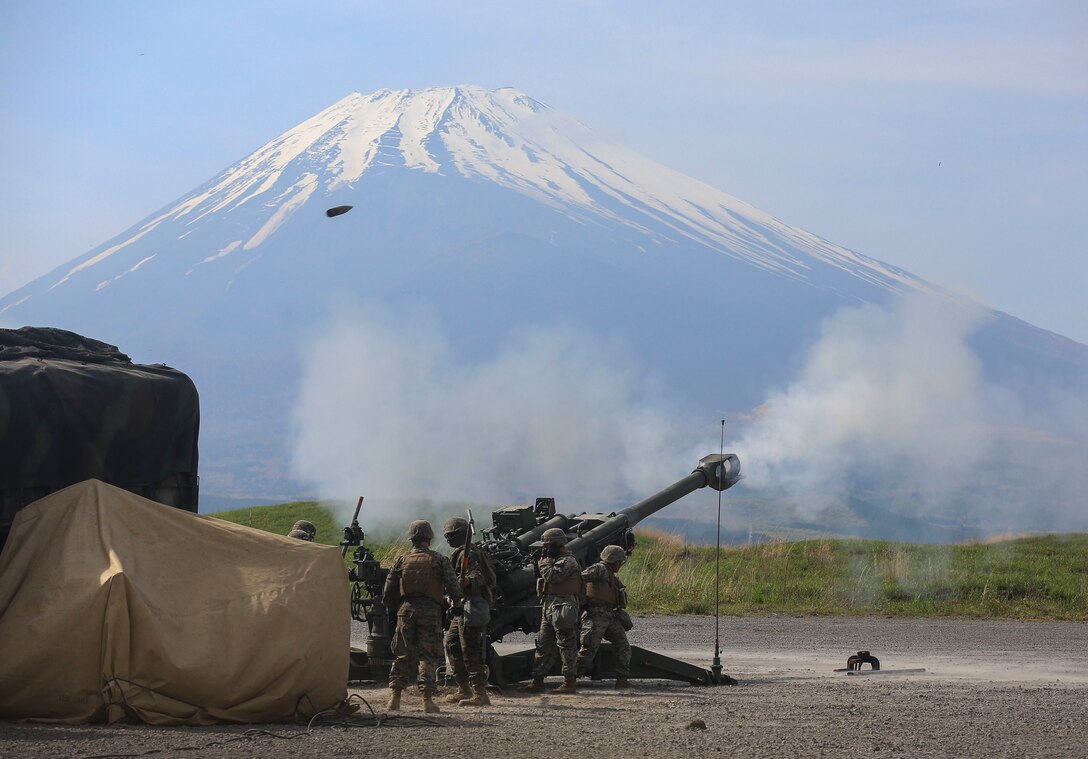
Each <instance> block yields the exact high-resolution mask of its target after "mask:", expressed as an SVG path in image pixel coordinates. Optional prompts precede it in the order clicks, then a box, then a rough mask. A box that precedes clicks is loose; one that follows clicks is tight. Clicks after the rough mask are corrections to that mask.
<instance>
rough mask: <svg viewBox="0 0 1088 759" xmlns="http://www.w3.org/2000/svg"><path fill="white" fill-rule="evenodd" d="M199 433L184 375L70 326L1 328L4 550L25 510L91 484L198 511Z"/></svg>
mask: <svg viewBox="0 0 1088 759" xmlns="http://www.w3.org/2000/svg"><path fill="white" fill-rule="evenodd" d="M199 429H200V403H199V398H198V396H197V392H196V386H195V385H194V384H193V382H192V380H190V379H189V378H188V377H187V376H186V375H185V374H183V373H182V372H179V371H177V370H176V369H171V368H170V367H168V366H165V365H154V366H148V365H143V364H134V363H132V361H131V360H130V359H129V357H128V356H126V355H125V354H124V353H121V351H119V350H118V349H117V348H116V347H115V346H112V345H109V344H107V343H103V342H100V341H98V340H93V339H90V338H87V337H82V336H80V335H77V334H75V333H74V332H68V331H66V330H62V329H54V328H49V327H23V328H21V329H0V546H2V545H3V543H4V542H5V541H6V539H7V534H8V530H9V529H10V528H11V523H12V520H13V519H14V518H15V514H16V512H18V511H19V510H20V509H21V508H23V507H24V506H26V505H27V504H29V503H32V502H33V501H36V500H38V499H39V498H42V497H44V496H46V495H48V494H50V493H52V492H55V491H57V490H60V489H61V488H65V487H68V486H69V485H73V484H75V483H77V482H82V481H83V480H87V479H91V478H96V479H99V480H102V481H103V482H107V483H110V484H111V485H115V486H117V487H120V488H124V489H125V490H129V491H131V492H133V493H136V494H138V495H141V496H143V497H145V498H149V499H151V500H154V501H158V502H159V503H164V504H166V505H168V506H176V507H178V508H182V509H185V510H187V511H192V512H194V513H195V512H196V511H197V501H198V480H197V436H198V433H199Z"/></svg>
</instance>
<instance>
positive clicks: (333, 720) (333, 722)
mask: <svg viewBox="0 0 1088 759" xmlns="http://www.w3.org/2000/svg"><path fill="white" fill-rule="evenodd" d="M303 699H305V700H307V701H309V697H308V696H305V695H304V696H302V697H300V698H299V700H298V702H297V703H296V704H295V716H296V718H297V717H299V716H301V715H300V713H299V706H300V705H301V704H302V701H303ZM356 699H357V700H359V701H361V702H362V704H363V705H364V706H366V708H367V711H368V712H370V713H369V714H367V715H361V716H360V715H358V714H356V713H355V712H356V711H357V710H359V709H361V707H360V706H358V705H356V704H354V701H355V700H356ZM311 706H312V702H311ZM423 726H429V727H445V725H444V724H443V723H441V722H437V721H436V720H433V719H428V718H427V717H414V716H410V715H405V714H385V713H381V714H379V713H378V712H376V711H374V707H373V706H371V705H370V702H369V701H367V700H366V699H365V698H363V697H362V696H360V695H359V694H358V693H353V694H351V696H350V697H349V698H348V699H346V700H345V701H342V702H340V703H339V704H337V705H336V706H334V707H332V708H331V709H323V710H321V711H319V712H317V713H316V714H314V716H313V717H311V718H310V721H309V722H308V723H307V724H306V730H305V732H301V733H299V732H295V733H277V732H275V731H273V730H263V729H260V728H250V729H249V730H246V731H245V732H244V733H242V734H241V735H239V736H237V737H235V738H225V739H222V740H214V741H209V742H207V743H205V744H203V745H199V746H171V747H169V748H153V749H148V750H147V751H140V752H137V753H134V754H93V755H89V756H84V757H81V759H134V757H142V756H152V755H154V754H163V753H180V752H182V751H202V750H204V749H208V748H212V747H215V746H224V745H226V744H228V743H236V742H238V741H249V740H254V739H256V738H263V737H269V738H279V739H281V740H294V739H296V738H307V737H309V736H310V735H312V734H313V732H314V728H315V727H423Z"/></svg>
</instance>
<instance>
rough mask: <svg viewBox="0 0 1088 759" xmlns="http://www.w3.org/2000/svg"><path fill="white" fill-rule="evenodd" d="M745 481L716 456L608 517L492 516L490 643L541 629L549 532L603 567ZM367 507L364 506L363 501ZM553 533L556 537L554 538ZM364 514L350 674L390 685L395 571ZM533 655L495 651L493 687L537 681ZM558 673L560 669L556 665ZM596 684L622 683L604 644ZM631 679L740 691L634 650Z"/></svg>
mask: <svg viewBox="0 0 1088 759" xmlns="http://www.w3.org/2000/svg"><path fill="white" fill-rule="evenodd" d="M739 480H740V459H739V458H738V457H737V456H736V455H735V454H732V453H728V454H720V453H719V454H712V455H710V456H704V457H703V458H702V459H700V460H699V465H698V466H697V467H696V468H695V470H694V471H692V473H691V474H689V475H688V476H686V477H684V478H683V479H681V480H678V481H677V482H675V483H673V484H672V485H670V486H668V487H667V488H665V489H664V490H662V491H660V492H658V493H655V494H654V495H652V496H650V497H649V498H646V499H643V500H641V501H639V502H638V503H636V504H634V505H632V506H629V507H627V508H626V509H623V510H621V511H617V512H612V513H609V514H600V513H596V514H593V513H584V514H580V515H577V516H575V515H573V514H570V515H563V514H556V510H555V499H553V498H537V499H536V502H535V503H534V504H528V505H517V506H507V507H505V508H501V509H498V510H496V511H495V512H493V513H492V527H491V529H489V530H485V531H484V538H485V539H484V540H483V541H481V542H480V543H478V544H476V545H477V546H478V547H479V548H480V549H482V550H484V551H486V552H487V553H488V555H489V556H490V558H491V563H492V565H493V567H494V569H495V573H496V575H497V578H498V585H497V588H496V594H495V601H494V603H493V604H492V612H491V622H490V624H489V626H488V638H489V640H490V642H491V643H496V642H499V641H501V640H502V639H503V638H504V637H505V636H507V635H510V634H511V633H514V632H519V631H520V632H525V633H529V634H532V633H535V632H536V631H537V630H538V629H539V628H540V614H541V607H540V599H539V597H538V596H537V593H536V575H535V570H534V564H535V562H536V560H537V559H538V558H539V557H540V554H541V552H542V551H543V549H544V543H543V542H542V540H541V538H542V537H543V535H544V533H545V532H546V531H548V530H561V531H562V532H563V533H564V534H565V535H566V536H567V538H568V542H567V550H568V551H569V552H570V553H572V554H573V555H574V556H575V557H576V558H577V559H578V561H579V562H580V563H581V564H582V566H584V567H585V566H589V565H590V564H593V563H595V562H597V561H598V560H599V559H600V557H601V552H602V551H603V550H604V549H605V548H606V547H607V546H619V547H620V548H622V549H623V550H624V551H625V552H626V553H630V552H631V551H633V550H634V548H635V536H634V533H633V532H632V529H631V528H632V527H634V526H635V525H636V524H638V523H639V522H641V521H642V520H643V519H645V518H646V517H648V516H650V515H652V514H654V513H656V512H658V511H660V510H661V509H663V508H665V507H666V506H668V505H669V504H671V503H674V502H676V501H678V500H680V499H681V498H683V497H684V496H686V495H688V494H690V493H692V492H694V491H696V490H699V489H700V488H704V487H707V486H709V487H712V488H714V489H715V490H719V491H721V490H726V489H727V488H730V487H732V486H733V485H734V484H736V483H737V481H739ZM360 505H361V499H360ZM553 534H554V533H553ZM362 542H363V532H362V530H361V529H359V524H358V508H357V509H356V514H355V519H354V520H353V521H352V524H351V526H350V527H347V528H345V530H344V542H342V543H341V546H343V550H344V552H345V553H346V552H347V550H348V549H349V548H354V549H355V553H354V562H355V567H354V568H353V569H352V570H351V579H352V581H353V590H352V616H353V617H354V618H355V619H356V620H359V621H366V622H367V625H368V628H369V630H370V635H369V636H368V638H367V644H366V651H357V650H353V651H352V652H351V663H350V668H349V679H350V680H378V681H380V680H384V679H385V678H386V677H387V676H388V674H389V667H390V665H391V658H392V657H391V654H390V653H389V641H390V637H391V633H392V629H393V626H394V624H393V621H391V620H390V618H389V615H388V613H387V612H386V608H385V606H384V605H383V603H382V600H383V599H382V596H381V594H382V590H383V583H384V580H385V576H386V575H387V574H388V572H389V570H388V569H384V568H382V567H381V566H380V565H379V563H378V562H377V561H376V560H375V558H374V554H373V552H371V551H370V549H368V548H366V547H365V546H363V545H362ZM533 651H534V649H528V650H526V651H519V652H517V653H513V654H508V655H506V656H499V655H498V653H497V652H496V651H495V648H494V646H493V645H489V647H488V666H489V669H490V673H491V683H492V684H494V685H496V686H498V687H500V688H501V687H503V686H504V685H506V684H507V683H513V682H517V681H520V680H525V679H528V678H529V677H530V671H531V667H532V657H533ZM557 666H558V663H557ZM591 676H592V677H594V678H595V679H598V678H600V679H603V678H614V677H616V673H615V668H614V665H613V660H612V652H611V646H609V645H607V644H603V645H602V646H601V649H600V651H599V652H598V655H597V658H596V660H595V661H594V663H593V665H592V671H591ZM630 676H631V677H637V678H660V679H672V680H680V681H684V682H689V683H692V684H699V685H721V684H730V685H731V684H735V683H736V681H735V680H733V679H732V678H731V677H729V676H728V675H724V674H722V675H719V674H718V673H715V672H712V671H711V670H708V669H705V668H703V667H697V666H695V665H693V664H689V663H687V662H684V661H680V660H678V659H673V658H670V657H668V656H664V655H662V654H658V653H654V652H653V651H647V650H646V649H642V648H637V647H632V659H631V675H630Z"/></svg>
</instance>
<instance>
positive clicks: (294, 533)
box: [287, 530, 314, 543]
mask: <svg viewBox="0 0 1088 759" xmlns="http://www.w3.org/2000/svg"><path fill="white" fill-rule="evenodd" d="M287 537H289V538H298V539H299V540H305V541H306V542H307V543H312V542H313V541H314V539H313V536H312V535H310V533H308V532H306V530H291V531H290V532H289V533H287Z"/></svg>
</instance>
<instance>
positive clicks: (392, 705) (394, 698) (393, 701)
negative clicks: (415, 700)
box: [385, 688, 400, 712]
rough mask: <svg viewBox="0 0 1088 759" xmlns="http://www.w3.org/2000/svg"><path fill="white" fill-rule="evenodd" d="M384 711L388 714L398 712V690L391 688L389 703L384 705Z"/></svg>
mask: <svg viewBox="0 0 1088 759" xmlns="http://www.w3.org/2000/svg"><path fill="white" fill-rule="evenodd" d="M385 710H386V711H389V712H399V711H400V688H393V692H392V693H391V694H390V695H389V703H388V704H386V705H385Z"/></svg>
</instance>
